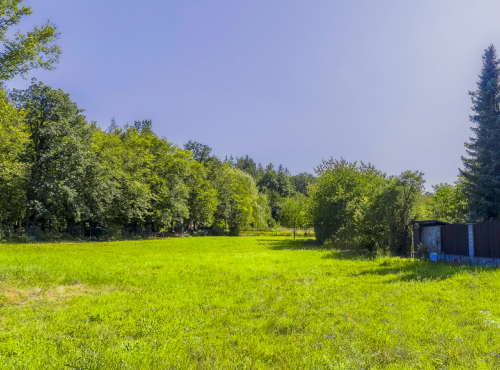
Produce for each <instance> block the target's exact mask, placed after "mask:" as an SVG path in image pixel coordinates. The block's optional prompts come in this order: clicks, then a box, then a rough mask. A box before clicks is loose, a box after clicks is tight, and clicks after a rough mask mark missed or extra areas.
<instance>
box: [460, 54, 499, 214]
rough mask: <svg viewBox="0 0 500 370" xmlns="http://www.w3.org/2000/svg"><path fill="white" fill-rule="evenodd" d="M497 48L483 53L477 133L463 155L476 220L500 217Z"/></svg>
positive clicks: (476, 95)
mask: <svg viewBox="0 0 500 370" xmlns="http://www.w3.org/2000/svg"><path fill="white" fill-rule="evenodd" d="M498 67H499V61H498V58H497V55H496V50H495V48H494V47H493V45H490V46H489V47H488V48H487V49H486V50H485V52H484V55H483V66H482V69H481V74H480V75H479V81H478V82H477V90H476V91H470V92H469V94H470V96H471V99H472V111H473V114H472V115H471V116H470V120H471V122H472V123H473V124H474V125H475V126H473V127H472V128H471V130H472V132H473V134H474V136H473V137H471V138H470V142H468V143H465V147H466V152H467V155H468V158H466V157H462V162H463V165H464V169H463V170H462V169H461V170H460V173H461V175H462V176H463V177H464V192H465V194H466V196H467V198H468V208H469V212H470V213H471V214H472V215H473V217H474V218H477V219H483V220H485V219H498V218H499V216H500V145H499V144H498V143H499V142H500V107H499V105H500V86H499V83H500V80H499V76H500V75H499V70H498Z"/></svg>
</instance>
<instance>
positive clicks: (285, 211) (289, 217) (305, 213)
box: [278, 193, 311, 240]
mask: <svg viewBox="0 0 500 370" xmlns="http://www.w3.org/2000/svg"><path fill="white" fill-rule="evenodd" d="M278 219H279V221H280V223H281V225H282V226H284V227H288V228H291V229H292V230H293V239H294V240H295V232H296V231H297V230H298V229H303V228H305V227H306V225H308V224H309V223H311V219H310V217H309V209H308V204H307V198H306V197H305V196H304V195H302V194H301V193H297V194H296V195H295V196H293V197H292V198H286V199H283V201H282V204H281V209H280V211H279V213H278Z"/></svg>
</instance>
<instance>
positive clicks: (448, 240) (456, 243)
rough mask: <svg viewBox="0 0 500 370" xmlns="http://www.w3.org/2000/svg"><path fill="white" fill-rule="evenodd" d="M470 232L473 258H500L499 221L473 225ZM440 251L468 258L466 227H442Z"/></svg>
mask: <svg viewBox="0 0 500 370" xmlns="http://www.w3.org/2000/svg"><path fill="white" fill-rule="evenodd" d="M472 231H473V240H474V256H475V257H485V258H500V221H487V222H480V223H477V224H474V225H473V227H472ZM441 250H442V251H443V252H444V253H446V254H456V255H461V256H468V255H469V228H468V225H463V224H452V225H442V226H441Z"/></svg>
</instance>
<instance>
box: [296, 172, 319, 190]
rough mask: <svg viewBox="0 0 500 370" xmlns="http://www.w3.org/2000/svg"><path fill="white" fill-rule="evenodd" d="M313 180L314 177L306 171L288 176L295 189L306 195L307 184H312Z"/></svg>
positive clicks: (314, 179)
mask: <svg viewBox="0 0 500 370" xmlns="http://www.w3.org/2000/svg"><path fill="white" fill-rule="evenodd" d="M315 181H316V177H314V175H312V174H310V173H307V172H303V173H299V174H298V175H295V176H292V177H290V182H291V183H292V185H293V187H295V191H297V192H299V193H302V194H304V195H307V187H308V186H309V184H314V182H315Z"/></svg>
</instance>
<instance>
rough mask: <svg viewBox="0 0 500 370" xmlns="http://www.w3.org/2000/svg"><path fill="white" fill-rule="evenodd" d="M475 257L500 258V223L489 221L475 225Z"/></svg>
mask: <svg viewBox="0 0 500 370" xmlns="http://www.w3.org/2000/svg"><path fill="white" fill-rule="evenodd" d="M474 255H475V256H476V257H490V258H500V222H499V221H489V222H481V223H478V224H475V225H474Z"/></svg>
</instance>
